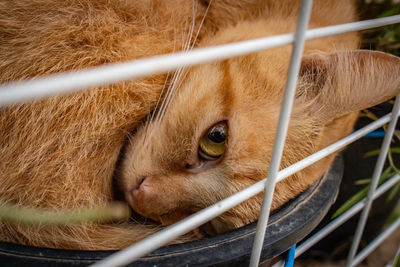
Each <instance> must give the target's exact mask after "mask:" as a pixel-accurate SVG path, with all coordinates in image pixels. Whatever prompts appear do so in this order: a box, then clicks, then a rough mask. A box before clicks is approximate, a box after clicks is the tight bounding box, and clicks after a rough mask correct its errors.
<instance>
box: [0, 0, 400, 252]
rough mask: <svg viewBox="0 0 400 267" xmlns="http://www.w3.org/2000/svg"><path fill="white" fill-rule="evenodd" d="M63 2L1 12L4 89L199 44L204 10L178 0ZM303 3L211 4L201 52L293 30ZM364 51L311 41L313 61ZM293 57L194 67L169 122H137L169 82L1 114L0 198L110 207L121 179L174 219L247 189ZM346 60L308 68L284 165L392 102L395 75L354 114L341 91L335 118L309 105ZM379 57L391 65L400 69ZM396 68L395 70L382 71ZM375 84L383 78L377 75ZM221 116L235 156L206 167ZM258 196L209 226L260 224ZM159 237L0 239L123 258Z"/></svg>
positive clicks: (88, 231) (147, 205) (334, 18)
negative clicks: (201, 144)
mask: <svg viewBox="0 0 400 267" xmlns="http://www.w3.org/2000/svg"><path fill="white" fill-rule="evenodd" d="M54 2H55V1H50V0H49V1H47V0H41V1H39V0H37V1H36V0H35V1H3V2H1V3H0V10H1V11H2V12H0V36H1V41H0V50H1V53H0V80H1V81H2V82H7V81H11V80H17V79H22V78H27V77H33V76H39V75H44V74H49V73H54V72H60V71H65V70H71V69H79V68H83V67H89V66H94V65H100V64H104V63H109V62H119V61H125V60H129V59H134V58H139V57H146V56H150V55H155V54H162V53H168V52H172V51H174V50H180V49H181V46H182V44H184V43H188V44H191V43H193V42H195V40H194V39H195V38H194V37H195V36H196V32H197V29H198V28H199V25H200V24H201V21H202V19H203V16H204V14H205V13H206V9H207V4H208V3H207V2H203V1H202V2H191V1H183V0H182V1H180V0H176V1H173V2H171V1H161V0H160V1H157V0H155V1H140V2H134V3H131V2H130V1H105V0H104V1H103V0H91V1H90V0H85V1H72V0H71V1H58V2H57V4H55V3H54ZM230 2H231V3H230ZM299 2H300V1H261V0H253V1H250V0H249V1H246V2H241V3H240V4H237V2H236V1H228V0H227V1H215V2H212V3H211V7H210V8H209V11H208V13H207V15H206V16H205V20H204V23H203V26H202V28H201V30H200V34H199V36H198V40H197V43H196V45H198V46H209V45H215V44H221V43H228V42H234V41H239V40H247V39H252V38H257V37H262V36H269V35H275V34H281V33H287V32H293V31H294V29H295V25H296V22H297V13H298V7H299ZM193 6H194V7H195V8H194V9H195V12H193ZM194 13H195V14H196V15H195V16H194V20H193V21H194V24H193V25H194V26H193V29H192V27H191V25H192V17H193V14H194ZM354 13H355V9H354V6H353V5H352V4H351V3H349V2H348V1H329V2H328V1H315V3H314V8H313V12H312V17H311V21H310V27H322V26H327V25H333V24H341V23H347V22H351V21H354V20H356V17H355V14H354ZM191 29H192V30H191ZM191 31H192V32H193V34H192V35H191V36H189V33H190V32H191ZM188 36H189V37H188ZM188 38H189V40H190V41H189V42H186V40H187V39H188ZM357 44H358V37H357V34H347V35H341V36H333V37H329V38H324V39H320V40H314V41H310V42H308V43H307V44H306V47H305V53H306V54H309V52H310V51H314V50H320V51H324V52H333V51H337V50H353V49H356V48H357ZM187 47H190V45H188V46H187ZM289 57H290V47H289V46H286V47H282V48H277V49H273V50H269V51H265V52H261V53H257V54H254V55H249V56H245V57H240V58H234V59H230V60H226V61H223V62H219V63H210V64H206V65H202V66H198V67H194V68H192V69H190V70H189V71H188V74H187V75H186V77H185V79H184V77H181V80H179V81H177V82H175V83H172V85H171V86H173V84H181V86H180V87H179V88H177V89H176V92H175V94H174V95H173V97H172V98H171V102H170V103H169V105H167V106H166V107H167V108H166V110H165V113H163V114H162V116H161V120H160V122H158V121H155V120H153V121H152V122H151V123H149V124H148V125H142V126H140V122H141V121H142V120H144V119H145V118H146V116H147V114H148V113H149V112H150V111H151V110H152V109H154V107H155V105H156V102H157V100H158V99H159V97H160V94H161V90H162V88H163V85H164V82H165V79H166V75H158V76H155V77H150V78H144V79H140V80H134V81H129V82H124V83H120V84H117V85H114V86H109V87H105V88H101V89H94V90H89V91H87V92H83V93H78V94H74V95H71V96H62V97H53V98H50V99H48V100H44V101H38V102H36V103H30V104H24V105H18V106H14V107H8V108H2V109H0V128H1V130H0V140H1V147H0V162H1V163H0V183H1V187H0V200H1V201H6V202H10V203H17V204H20V205H23V206H31V207H37V208H45V209H53V210H54V209H55V210H61V209H70V208H78V207H86V206H97V205H103V204H104V203H107V202H109V201H111V200H112V199H113V188H112V184H113V182H112V179H113V175H114V174H115V173H116V174H117V175H116V177H117V179H118V184H119V185H120V186H121V188H120V190H121V191H122V192H124V193H125V195H126V198H127V200H128V202H129V203H130V204H131V205H132V206H133V207H134V208H135V209H136V211H138V212H139V213H141V214H143V215H146V216H147V217H150V218H152V219H154V220H157V221H161V222H162V223H163V224H170V223H172V222H175V221H176V220H178V219H180V218H182V217H184V216H186V215H188V214H191V213H193V212H195V211H197V210H199V209H201V208H204V207H205V206H207V205H209V204H211V203H214V202H215V201H217V200H220V199H222V198H224V197H226V196H228V195H230V194H232V193H234V192H236V191H238V190H239V189H243V188H244V187H246V186H248V185H250V184H252V183H254V182H255V181H257V180H260V179H261V178H264V177H265V175H266V172H267V169H268V162H269V157H270V153H271V150H272V143H273V138H274V133H275V128H276V124H277V118H278V115H279V108H280V102H281V98H282V90H283V87H284V83H285V77H286V71H287V67H288V62H289ZM343 57H346V55H345V56H338V57H335V56H327V55H321V54H319V55H318V56H316V57H315V56H309V59H311V60H305V61H304V64H303V68H302V75H301V81H302V82H303V83H301V84H303V85H304V86H303V87H304V88H301V90H300V91H301V93H300V94H299V95H298V97H297V98H296V101H295V102H296V106H295V107H294V112H293V115H292V122H291V126H290V130H289V134H288V140H287V145H286V147H285V153H284V157H283V163H282V167H285V166H288V165H290V164H292V163H294V162H296V161H297V160H299V159H301V158H303V157H305V156H307V155H309V154H311V153H312V152H315V151H317V150H318V149H320V148H323V147H325V146H326V145H328V144H330V143H332V142H334V141H336V140H338V139H339V138H341V137H343V136H345V135H346V134H348V133H349V132H350V131H351V129H352V126H353V124H354V121H355V119H356V116H357V115H356V114H354V113H352V114H350V115H346V114H348V113H351V112H353V111H356V110H359V109H361V108H363V107H367V106H370V105H373V104H375V103H378V102H379V101H382V100H384V99H387V98H389V97H390V96H393V95H394V94H395V93H396V91H395V90H394V89H393V88H392V87H394V86H398V85H399V81H398V80H395V81H383V82H382V85H379V84H376V85H377V86H381V87H383V86H384V85H385V88H386V87H391V88H392V89H391V91H390V90H389V93H387V95H382V96H379V97H381V98H379V97H378V96H375V97H374V98H373V100H369V99H367V100H365V101H364V102H368V103H367V104H359V105H358V106H357V107H356V108H349V109H348V110H346V108H344V107H343V104H348V105H350V104H351V103H347V102H346V100H343V99H341V98H339V97H337V96H336V98H337V100H338V101H335V95H332V96H330V95H329V92H325V93H323V95H324V94H325V95H327V96H329V97H331V100H332V102H333V103H337V106H336V108H337V109H338V110H340V112H337V113H335V112H333V111H331V112H330V113H329V114H326V113H327V112H326V109H325V105H323V104H321V105H311V104H310V99H317V100H316V101H315V102H318V103H324V104H325V102H324V100H323V99H322V100H320V99H319V96H320V94H319V93H318V92H315V90H313V88H312V86H311V84H312V83H313V82H317V83H321V86H320V87H321V88H319V89H322V87H323V86H324V85H325V84H328V85H329V84H333V83H335V82H336V83H340V82H338V81H337V79H330V78H326V77H325V76H324V74H326V73H328V74H329V73H331V68H330V66H331V64H330V62H331V61H332V62H333V61H335V62H336V58H339V59H341V58H343ZM378 57H380V56H379V55H378ZM382 57H383V58H384V61H388V62H389V63H390V64H392V62H391V61H395V59H393V58H392V57H388V56H386V55H385V56H383V55H382ZM386 57H388V59H386ZM331 59H332V60H331ZM344 61H345V60H338V62H344ZM348 61H349V62H354V63H357V62H358V61H357V59H351V60H348ZM315 62H317V63H321V62H322V63H321V67H320V68H319V67H318V66H317V67H316V68H315V64H314V63H315ZM325 63H326V64H325ZM393 64H398V62H395V63H393ZM346 66H347V65H346ZM343 69H344V70H350V69H349V68H346V67H343ZM314 70H315V71H314ZM363 71H364V70H362V71H358V72H357V73H363ZM365 71H366V70H365ZM387 72H390V68H389V67H388V70H387V71H386V72H385V71H382V73H384V75H387ZM397 72H398V70H397ZM185 73H186V72H185ZM310 73H311V74H317V75H307V74H310ZM335 73H336V72H335ZM363 74H364V73H363ZM393 75H395V74H393ZM320 76H321V77H322V76H323V77H322V78H321V77H320ZM368 76H369V79H371V80H373V79H375V80H377V75H375V72H374V71H371V73H368ZM398 76H400V75H398ZM354 77H355V78H359V79H360V77H361V78H362V77H363V76H360V75H359V76H357V75H355V76H354ZM350 79H351V78H349V77H344V79H343V80H344V81H343V84H339V85H340V86H341V87H342V88H343V90H347V89H348V87H349V81H350ZM388 80H390V79H388ZM181 81H183V82H182V83H181ZM352 82H353V84H355V85H357V86H364V84H365V81H364V82H363V81H359V82H357V81H352ZM169 83H171V80H169ZM372 85H375V83H374V82H372ZM372 85H371V86H372ZM385 88H382V89H381V90H382V91H383V90H385ZM342 94H344V95H346V92H345V91H343V92H342ZM360 98H362V97H360ZM318 100H320V101H318ZM311 102H312V101H311ZM350 102H351V101H350ZM353 106H354V105H353ZM334 107H335V106H334ZM328 109H329V108H328ZM330 109H333V107H330ZM188 114H190V117H189V116H188ZM315 114H317V115H315ZM343 116H345V117H343ZM339 117H340V118H339ZM220 121H226V122H227V125H228V127H229V128H228V140H227V145H226V147H227V149H226V153H225V154H224V155H222V156H221V157H220V158H219V159H217V160H216V161H213V162H212V163H211V164H208V163H209V162H208V163H207V164H205V165H202V164H203V163H199V160H198V139H199V138H201V136H202V135H203V134H204V133H205V131H206V130H207V129H208V128H209V127H210V126H212V125H213V124H215V123H218V122H220ZM145 126H146V127H145ZM133 130H135V133H136V134H134V135H133V136H130V139H131V140H130V142H128V144H127V145H126V151H125V154H124V155H122V157H121V165H120V169H119V170H118V171H117V172H116V171H115V168H116V162H117V160H118V157H119V154H120V151H121V150H122V147H123V146H124V142H125V140H126V138H127V136H128V134H129V132H131V131H133ZM332 159H333V156H330V157H328V158H326V159H324V160H321V161H320V162H318V163H317V164H314V165H313V166H311V167H309V168H307V169H306V170H304V171H302V172H300V173H299V174H296V175H295V176H293V177H291V178H289V179H287V180H285V181H283V182H282V183H280V184H279V185H278V186H277V188H276V197H275V202H274V208H276V207H278V206H280V205H281V204H283V203H285V202H286V201H287V200H288V199H290V198H293V197H294V196H295V195H296V194H298V193H299V192H301V191H302V190H304V189H305V188H307V186H309V185H310V184H311V183H312V182H313V181H314V180H315V179H316V178H317V177H318V176H320V175H321V174H322V173H323V172H325V171H326V170H327V169H328V167H329V165H330V162H331V161H332ZM134 190H137V191H136V193H135V196H134V197H132V196H131V193H132V192H133V191H134ZM260 200H261V196H260V195H259V196H257V197H255V198H252V199H251V200H249V201H247V202H245V203H243V204H241V205H239V206H238V207H237V208H235V209H233V210H232V211H229V212H228V213H226V214H224V215H223V216H221V217H220V218H218V219H215V220H213V221H212V223H211V225H212V228H213V230H215V231H216V232H222V231H225V230H229V229H232V228H234V227H238V226H241V225H243V224H246V223H249V222H251V221H254V220H255V219H256V217H257V214H258V210H259V206H260ZM152 232H154V229H151V228H149V227H147V226H143V225H138V224H134V223H122V224H118V225H116V224H110V225H101V224H88V225H75V226H63V227H59V226H54V227H49V226H26V225H19V226H18V225H14V224H12V223H6V222H3V223H2V225H1V227H0V239H1V240H2V241H9V242H17V243H22V244H29V245H37V246H47V247H58V248H77V249H117V248H122V247H125V246H127V245H128V244H130V243H132V242H135V241H137V240H138V239H141V238H143V237H144V236H146V235H148V234H149V233H152Z"/></svg>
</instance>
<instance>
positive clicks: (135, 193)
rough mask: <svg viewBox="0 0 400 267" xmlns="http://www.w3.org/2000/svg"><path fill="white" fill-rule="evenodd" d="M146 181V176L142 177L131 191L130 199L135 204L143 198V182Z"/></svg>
mask: <svg viewBox="0 0 400 267" xmlns="http://www.w3.org/2000/svg"><path fill="white" fill-rule="evenodd" d="M145 180H146V176H142V177H141V178H140V180H139V183H138V185H137V187H136V188H135V189H133V190H132V191H131V194H132V197H133V199H134V200H135V201H136V202H140V199H141V198H143V193H144V187H145V186H144V185H143V182H144V181H145Z"/></svg>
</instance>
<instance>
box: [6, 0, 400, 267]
mask: <svg viewBox="0 0 400 267" xmlns="http://www.w3.org/2000/svg"><path fill="white" fill-rule="evenodd" d="M311 7H312V0H303V1H302V4H301V10H300V14H299V19H298V24H297V29H296V32H295V33H292V34H284V35H278V36H272V37H266V38H260V39H255V40H249V41H243V42H237V43H231V44H226V45H219V46H214V47H207V48H202V49H193V50H192V51H190V52H182V53H175V54H168V55H161V56H156V57H152V58H147V59H140V60H134V61H131V62H126V63H118V64H110V65H105V66H100V67H96V68H90V69H85V70H81V71H77V72H69V73H60V74H55V75H51V76H48V77H44V78H38V79H34V80H27V81H20V82H15V83H9V84H4V85H2V86H0V106H7V105H12V104H16V103H22V102H25V101H29V100H32V99H40V98H44V97H48V96H52V95H55V94H65V93H70V92H75V91H78V90H83V89H89V88H92V87H96V86H100V85H108V84H112V83H116V82H121V81H126V80H129V79H134V78H139V77H144V76H148V75H153V74H156V73H163V72H167V71H173V70H176V69H178V68H180V67H187V66H192V65H196V64H201V63H205V62H210V61H214V60H223V59H227V58H230V57H235V56H241V55H246V54H249V53H254V52H257V51H262V50H266V49H271V48H274V47H278V46H283V45H287V44H293V51H292V57H291V62H290V68H289V72H288V76H287V83H286V88H285V96H284V101H283V103H282V109H281V114H280V119H279V125H278V128H277V129H278V130H277V133H276V138H275V144H274V149H273V153H272V158H271V163H270V167H269V173H268V176H267V177H266V179H264V180H262V181H260V182H258V183H256V184H254V185H252V186H250V187H248V188H246V189H244V190H242V191H240V192H238V193H236V194H234V195H232V196H230V197H228V198H226V199H224V200H222V201H220V202H218V203H216V204H214V205H212V206H210V207H208V208H206V209H204V210H201V211H199V212H197V213H195V214H193V215H191V216H189V217H187V218H186V219H184V220H182V221H180V222H178V223H176V224H174V225H171V226H169V227H167V228H166V229H164V230H162V231H160V232H158V233H156V234H154V235H153V236H150V237H148V238H146V239H144V240H142V241H140V242H138V243H136V244H133V245H132V246H131V247H128V248H126V249H124V250H122V251H120V252H117V253H115V254H113V255H112V256H110V257H109V258H106V259H104V260H103V261H100V262H98V263H96V264H95V265H94V266H121V265H125V264H128V263H130V262H133V261H134V260H135V259H137V258H139V257H142V256H144V255H146V254H148V253H149V252H151V251H153V250H155V249H157V248H159V247H161V246H163V245H165V244H167V243H169V242H170V241H172V240H174V239H176V238H177V237H179V236H181V235H183V234H185V233H187V232H189V231H190V230H193V229H195V228H197V227H199V226H200V225H202V224H204V223H206V222H207V221H209V220H211V219H213V218H215V217H217V216H219V215H221V214H222V213H224V212H225V211H227V210H229V209H231V208H232V207H234V206H236V205H238V204H240V203H241V202H243V201H245V200H247V199H249V198H251V197H253V196H255V195H256V194H258V193H260V192H262V191H264V202H263V206H262V209H261V213H260V216H259V220H258V225H257V233H256V236H255V241H254V245H253V251H252V256H251V260H250V266H257V265H258V264H259V259H260V254H261V249H262V244H263V240H264V238H268V236H265V230H266V227H267V224H268V219H269V216H270V207H271V203H272V198H273V192H274V188H275V185H276V184H277V183H278V182H280V181H282V180H284V179H285V178H287V177H289V176H291V175H293V174H294V173H296V172H298V171H300V170H302V169H304V168H306V167H307V166H310V165H311V164H313V163H315V162H317V161H318V160H320V159H322V158H324V157H326V156H328V155H330V154H332V153H334V152H335V151H338V150H340V149H342V148H344V147H345V146H347V145H348V144H350V143H352V142H354V141H355V140H357V139H360V138H361V137H363V136H364V135H366V134H368V133H370V132H372V131H374V130H376V129H378V128H380V127H382V126H383V125H385V124H387V123H389V126H388V129H387V131H386V135H385V137H384V139H383V142H382V147H381V152H380V154H379V157H378V160H377V162H376V166H375V169H374V173H373V176H372V181H371V187H370V190H369V192H368V195H367V197H366V198H365V199H364V200H363V201H362V202H359V203H358V204H356V205H355V206H353V207H352V208H350V209H349V210H348V211H346V212H345V213H344V214H342V215H341V216H339V217H338V218H336V219H335V220H333V221H332V222H330V223H329V224H328V225H326V226H325V227H324V228H322V229H321V230H320V231H318V232H317V233H315V234H314V235H313V236H311V237H310V238H308V239H307V240H305V241H303V242H302V243H301V244H300V246H298V247H297V249H296V251H295V257H298V256H300V255H301V254H302V253H304V252H305V251H306V250H307V249H309V248H310V247H311V246H313V245H314V244H315V243H317V242H318V241H319V240H321V239H322V238H324V237H325V236H327V235H328V234H329V233H331V232H332V231H334V230H335V229H336V228H338V227H339V226H340V225H342V224H343V223H344V222H346V221H347V220H349V219H350V218H351V217H353V216H355V215H356V214H357V213H358V212H360V211H362V213H361V217H360V220H359V223H358V227H357V228H356V232H355V237H354V239H353V243H352V246H351V249H350V252H349V254H348V259H347V264H346V265H347V266H355V265H357V264H359V263H360V262H361V261H362V260H363V259H364V258H365V257H366V256H367V255H368V254H370V253H371V252H372V251H373V250H374V249H375V248H376V247H377V246H379V244H381V243H382V242H383V240H385V239H386V238H387V237H388V236H389V235H390V234H391V233H393V232H394V231H396V229H398V228H399V227H400V218H399V219H397V220H396V221H394V222H393V223H392V224H391V225H390V227H388V228H387V229H386V230H385V231H384V232H382V233H381V234H380V235H379V236H378V237H377V238H376V239H375V240H374V241H372V242H371V243H370V244H369V245H367V246H366V247H365V248H364V249H363V250H361V251H360V252H358V253H357V250H358V247H359V243H360V240H361V236H362V234H363V231H364V228H365V224H366V220H367V217H368V214H369V211H370V209H371V204H372V202H373V201H374V200H375V199H376V198H377V197H379V196H380V195H382V194H383V193H384V192H386V191H387V190H389V189H390V188H391V187H393V186H394V185H395V184H397V183H398V182H399V181H400V175H395V176H393V177H392V178H391V179H389V180H388V181H387V182H385V183H384V184H383V185H381V186H380V187H379V188H377V186H378V181H379V177H380V175H381V173H382V170H383V166H384V163H385V160H386V155H387V152H388V149H389V147H390V142H391V139H392V136H393V133H394V131H395V127H396V123H397V119H398V116H399V115H400V95H398V96H397V98H396V101H395V104H394V106H393V110H392V113H390V114H387V115H386V116H384V117H382V118H380V119H379V120H376V121H374V122H372V123H370V124H368V125H367V126H365V127H363V128H361V129H359V130H357V131H356V132H354V133H352V134H351V135H349V136H347V137H346V138H343V139H341V140H339V141H337V142H335V143H334V144H332V145H330V146H328V147H326V148H324V149H322V150H320V151H318V152H317V153H315V154H312V155H310V156H309V157H307V158H304V159H303V160H301V161H299V162H297V163H295V164H293V165H291V166H289V167H287V168H285V169H283V170H281V171H279V166H280V161H281V157H282V153H283V146H284V142H285V137H286V133H287V129H288V123H289V118H290V112H291V109H292V106H293V98H294V91H295V87H296V81H297V75H298V72H299V68H300V60H301V57H302V52H303V46H304V42H305V41H306V40H311V39H316V38H322V37H326V36H331V35H336V34H342V33H346V32H352V31H359V30H365V29H370V28H375V27H381V26H385V25H391V24H395V23H400V15H395V16H391V17H386V18H379V19H373V20H366V21H359V22H354V23H348V24H342V25H335V26H329V27H323V28H317V29H312V30H307V26H308V21H309V17H310V13H311ZM280 264H282V262H279V263H277V264H276V266H278V265H280Z"/></svg>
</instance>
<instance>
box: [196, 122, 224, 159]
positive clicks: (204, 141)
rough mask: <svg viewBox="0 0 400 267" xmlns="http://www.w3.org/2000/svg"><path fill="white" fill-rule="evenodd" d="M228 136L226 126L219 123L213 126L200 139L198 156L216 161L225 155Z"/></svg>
mask: <svg viewBox="0 0 400 267" xmlns="http://www.w3.org/2000/svg"><path fill="white" fill-rule="evenodd" d="M227 136H228V125H227V124H226V122H219V123H217V124H215V125H213V126H212V127H211V128H210V129H208V131H207V132H206V133H205V134H204V135H203V136H202V137H201V139H200V143H199V155H200V156H201V157H202V158H203V159H206V160H216V159H218V158H219V157H220V156H222V155H223V154H224V153H225V149H226V146H225V142H226V138H227Z"/></svg>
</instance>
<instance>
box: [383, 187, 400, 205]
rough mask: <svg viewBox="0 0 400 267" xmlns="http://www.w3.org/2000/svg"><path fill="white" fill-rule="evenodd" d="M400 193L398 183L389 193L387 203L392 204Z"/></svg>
mask: <svg viewBox="0 0 400 267" xmlns="http://www.w3.org/2000/svg"><path fill="white" fill-rule="evenodd" d="M399 191H400V183H397V184H396V185H395V186H393V187H392V189H390V191H389V195H388V196H387V198H386V203H389V202H391V201H392V200H393V199H394V197H395V196H397V193H398V192H399Z"/></svg>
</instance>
